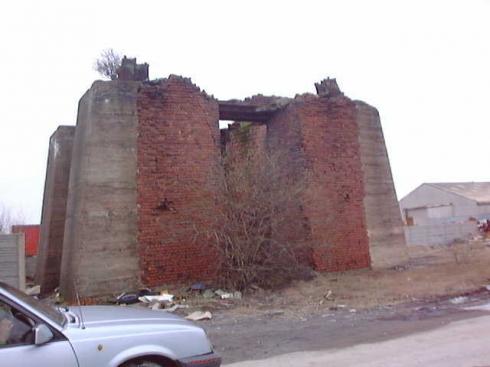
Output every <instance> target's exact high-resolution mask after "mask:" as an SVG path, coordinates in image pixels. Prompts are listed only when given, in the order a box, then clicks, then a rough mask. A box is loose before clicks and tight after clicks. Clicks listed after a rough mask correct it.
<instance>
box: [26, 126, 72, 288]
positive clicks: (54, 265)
mask: <svg viewBox="0 0 490 367" xmlns="http://www.w3.org/2000/svg"><path fill="white" fill-rule="evenodd" d="M74 135H75V126H59V127H58V128H57V129H56V131H55V132H54V133H53V135H51V138H50V139H49V152H48V163H47V167H46V179H45V183H44V198H43V210H42V217H41V240H40V245H39V252H38V256H37V264H36V276H35V281H36V283H37V284H39V285H40V286H41V293H42V294H46V293H49V292H51V291H53V290H54V289H55V288H56V287H58V285H59V280H60V270H61V255H62V251H63V236H64V232H65V213H66V200H67V197H68V180H69V177H70V164H71V151H72V147H73V137H74Z"/></svg>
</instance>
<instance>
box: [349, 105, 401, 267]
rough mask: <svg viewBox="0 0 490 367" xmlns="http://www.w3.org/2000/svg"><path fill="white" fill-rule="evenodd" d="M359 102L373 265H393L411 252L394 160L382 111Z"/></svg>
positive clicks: (358, 118)
mask: <svg viewBox="0 0 490 367" xmlns="http://www.w3.org/2000/svg"><path fill="white" fill-rule="evenodd" d="M355 103H356V112H357V114H356V121H357V125H358V127H359V144H360V149H361V162H362V171H363V182H364V210H365V215H366V222H367V231H368V236H369V251H370V254H371V265H372V266H373V267H375V268H379V267H381V268H382V267H391V266H393V265H396V264H400V263H403V262H405V261H407V260H408V254H407V249H406V243H405V236H404V233H403V222H402V218H401V216H400V209H399V206H398V199H397V196H396V191H395V185H394V182H393V176H392V174H391V167H390V161H389V158H388V152H387V150H386V145H385V140H384V136H383V130H382V128H381V122H380V118H379V114H378V111H377V110H376V108H374V107H372V106H369V105H368V104H366V103H364V102H360V101H356V102H355Z"/></svg>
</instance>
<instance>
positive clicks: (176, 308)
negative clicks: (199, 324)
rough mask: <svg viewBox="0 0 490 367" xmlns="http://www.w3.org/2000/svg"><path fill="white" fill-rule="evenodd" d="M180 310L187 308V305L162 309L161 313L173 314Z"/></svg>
mask: <svg viewBox="0 0 490 367" xmlns="http://www.w3.org/2000/svg"><path fill="white" fill-rule="evenodd" d="M180 308H189V305H173V306H171V307H169V308H164V309H162V311H166V312H175V311H177V310H178V309H180Z"/></svg>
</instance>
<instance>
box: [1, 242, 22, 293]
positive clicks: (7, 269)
mask: <svg viewBox="0 0 490 367" xmlns="http://www.w3.org/2000/svg"><path fill="white" fill-rule="evenodd" d="M0 281H2V282H5V283H7V284H9V285H11V286H13V287H16V288H19V289H22V290H23V289H25V286H26V274H25V238H24V234H23V233H15V234H0Z"/></svg>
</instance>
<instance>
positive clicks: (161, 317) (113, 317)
mask: <svg viewBox="0 0 490 367" xmlns="http://www.w3.org/2000/svg"><path fill="white" fill-rule="evenodd" d="M69 312H71V313H74V314H75V315H76V316H77V318H78V320H83V324H84V326H85V328H86V329H91V328H99V327H110V326H117V327H121V326H125V325H126V326H131V325H143V324H148V325H162V324H163V325H189V326H194V327H195V325H194V324H193V323H191V322H189V321H187V320H184V319H183V318H181V317H180V316H176V315H173V314H171V313H169V312H166V311H158V310H157V311H153V310H149V309H147V308H141V307H127V306H126V307H121V306H82V307H70V309H69ZM79 326H80V323H79V322H77V323H73V324H69V327H79Z"/></svg>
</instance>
